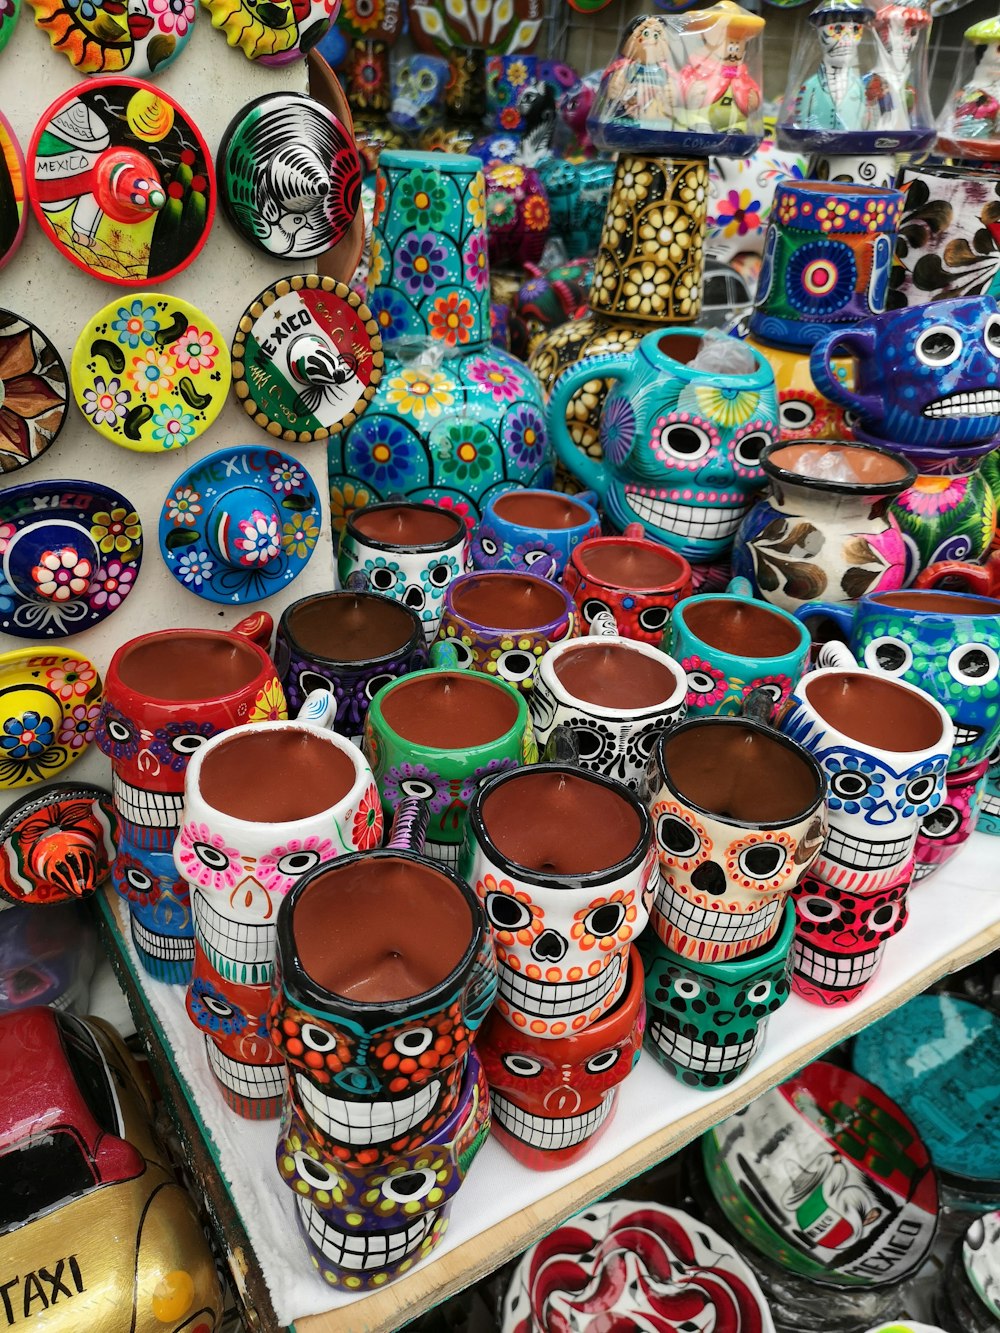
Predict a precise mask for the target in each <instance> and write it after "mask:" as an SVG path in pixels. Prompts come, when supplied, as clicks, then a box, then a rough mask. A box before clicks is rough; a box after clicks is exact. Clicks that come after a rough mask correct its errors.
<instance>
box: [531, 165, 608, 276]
mask: <svg viewBox="0 0 1000 1333" xmlns="http://www.w3.org/2000/svg"><path fill="white" fill-rule="evenodd" d="M535 170H536V171H537V172H538V175H539V177H540V179H541V182H542V184H543V185H544V186H545V193H546V194H547V195H548V198H549V214H550V217H551V220H552V221H551V227H550V232H549V234H550V236H552V237H553V238H557V239H559V240H561V241H562V243H563V246H564V247H565V250H566V253H567V254H568V255H593V254H596V252H597V248H598V246H599V245H600V243H601V233H602V231H603V229H604V215H605V213H606V212H607V208H608V199H609V197H610V194H611V184H612V181H613V180H614V176H615V163H614V160H613V159H611V160H609V159H608V158H604V157H598V158H584V159H582V160H580V161H569V160H567V159H566V158H562V157H545V158H542V160H541V161H540V162H538V163H536V165H535ZM588 290H589V282H588Z"/></svg>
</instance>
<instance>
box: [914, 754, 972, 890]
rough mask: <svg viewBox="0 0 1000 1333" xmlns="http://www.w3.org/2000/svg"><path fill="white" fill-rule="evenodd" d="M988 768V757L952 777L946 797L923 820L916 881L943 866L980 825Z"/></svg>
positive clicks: (948, 783)
mask: <svg viewBox="0 0 1000 1333" xmlns="http://www.w3.org/2000/svg"><path fill="white" fill-rule="evenodd" d="M988 769H989V762H988V761H986V760H984V762H983V763H981V764H977V765H976V767H975V768H967V769H963V770H962V772H961V773H954V774H952V775H951V776H950V777H949V778H948V780H947V782H946V783H945V793H944V800H943V801H942V802H941V804H940V805H939V806H938V808H937V809H936V810H933V811H932V812H931V813H930V814H929V815H927V816H926V818H924V819H922V820H921V821H920V832H919V833H918V834H917V841H916V845H915V847H914V857H915V864H914V868H913V879H914V882H916V881H917V880H921V879H926V878H927V876H928V875H930V874H933V872H934V871H935V870H939V869H940V868H941V866H943V865H944V863H945V861H948V860H950V859H951V858H952V857H953V856H954V855H955V853H956V852H957V851H958V849H959V847H961V846H962V844H963V843H964V842H966V841H967V839H968V837H969V834H970V833H972V831H973V829H975V828H977V827H979V817H980V811H981V810H982V808H983V798H984V793H985V789H986V781H987V772H988Z"/></svg>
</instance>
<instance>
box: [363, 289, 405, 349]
mask: <svg viewBox="0 0 1000 1333" xmlns="http://www.w3.org/2000/svg"><path fill="white" fill-rule="evenodd" d="M368 308H369V309H370V310H371V312H372V315H373V316H374V318H375V321H376V323H377V324H378V327H379V332H380V333H381V335H382V339H383V341H384V342H392V340H393V339H394V338H402V337H403V336H404V335H405V334H407V333H408V332H409V331H410V308H409V306H408V305H407V304H406V302H405V301H404V300H403V298H402V297H401V296H400V295H399V294H398V292H394V291H392V290H391V289H390V288H388V287H379V288H378V289H377V290H376V291H374V292H372V294H371V296H370V297H369V299H368Z"/></svg>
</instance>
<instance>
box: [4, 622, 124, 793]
mask: <svg viewBox="0 0 1000 1333" xmlns="http://www.w3.org/2000/svg"><path fill="white" fill-rule="evenodd" d="M103 688H104V687H103V682H102V681H101V677H100V675H99V674H98V671H97V668H96V667H95V666H94V664H93V662H91V661H89V660H88V659H87V658H86V657H81V656H80V654H79V653H63V652H59V651H58V650H55V651H53V650H52V649H48V650H47V651H44V652H40V651H39V650H38V648H37V647H36V648H18V649H16V650H15V651H14V652H12V653H3V654H0V791H9V790H10V789H11V788H14V787H30V786H31V785H32V783H35V782H42V781H44V780H45V779H47V778H54V777H55V776H56V774H57V773H61V772H62V771H63V769H64V768H67V767H68V766H69V765H70V764H71V763H73V761H74V760H75V759H79V757H80V755H81V754H83V753H84V751H85V750H86V748H87V746H88V745H89V743H90V741H91V739H92V738H93V734H94V723H95V722H96V719H97V714H98V712H99V710H100V706H101V691H102V690H103Z"/></svg>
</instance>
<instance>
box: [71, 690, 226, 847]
mask: <svg viewBox="0 0 1000 1333" xmlns="http://www.w3.org/2000/svg"><path fill="white" fill-rule="evenodd" d="M150 724H151V725H149V726H147V725H145V724H144V721H143V719H142V718H140V717H135V716H126V715H125V714H124V713H122V712H121V711H120V710H119V709H117V708H116V707H115V706H114V705H113V704H112V703H111V702H110V701H109V700H107V699H106V700H105V701H104V704H103V706H102V708H101V714H100V717H99V718H98V721H97V728H96V731H95V733H94V739H95V740H96V741H97V745H98V748H99V749H100V750H101V752H102V753H103V754H105V755H107V756H108V758H109V759H110V760H111V786H112V792H113V794H114V802H115V812H116V814H117V815H118V817H119V818H120V819H123V820H126V821H127V822H128V823H130V824H135V825H137V826H139V827H142V828H171V829H176V828H177V826H178V825H179V824H180V818H181V810H182V809H183V806H184V772H185V769H186V768H187V765H188V761H189V760H190V758H191V756H192V755H193V754H195V753H196V751H197V750H199V749H200V748H201V746H203V745H204V744H205V742H206V741H208V740H210V739H211V737H212V736H215V735H217V734H218V733H219V731H221V730H222V729H223V728H222V727H220V726H218V725H216V722H215V721H214V720H209V719H204V720H198V719H196V718H194V717H189V718H186V719H183V720H180V721H170V722H166V721H162V720H161V718H160V717H159V716H157V717H156V718H152V719H150Z"/></svg>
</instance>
